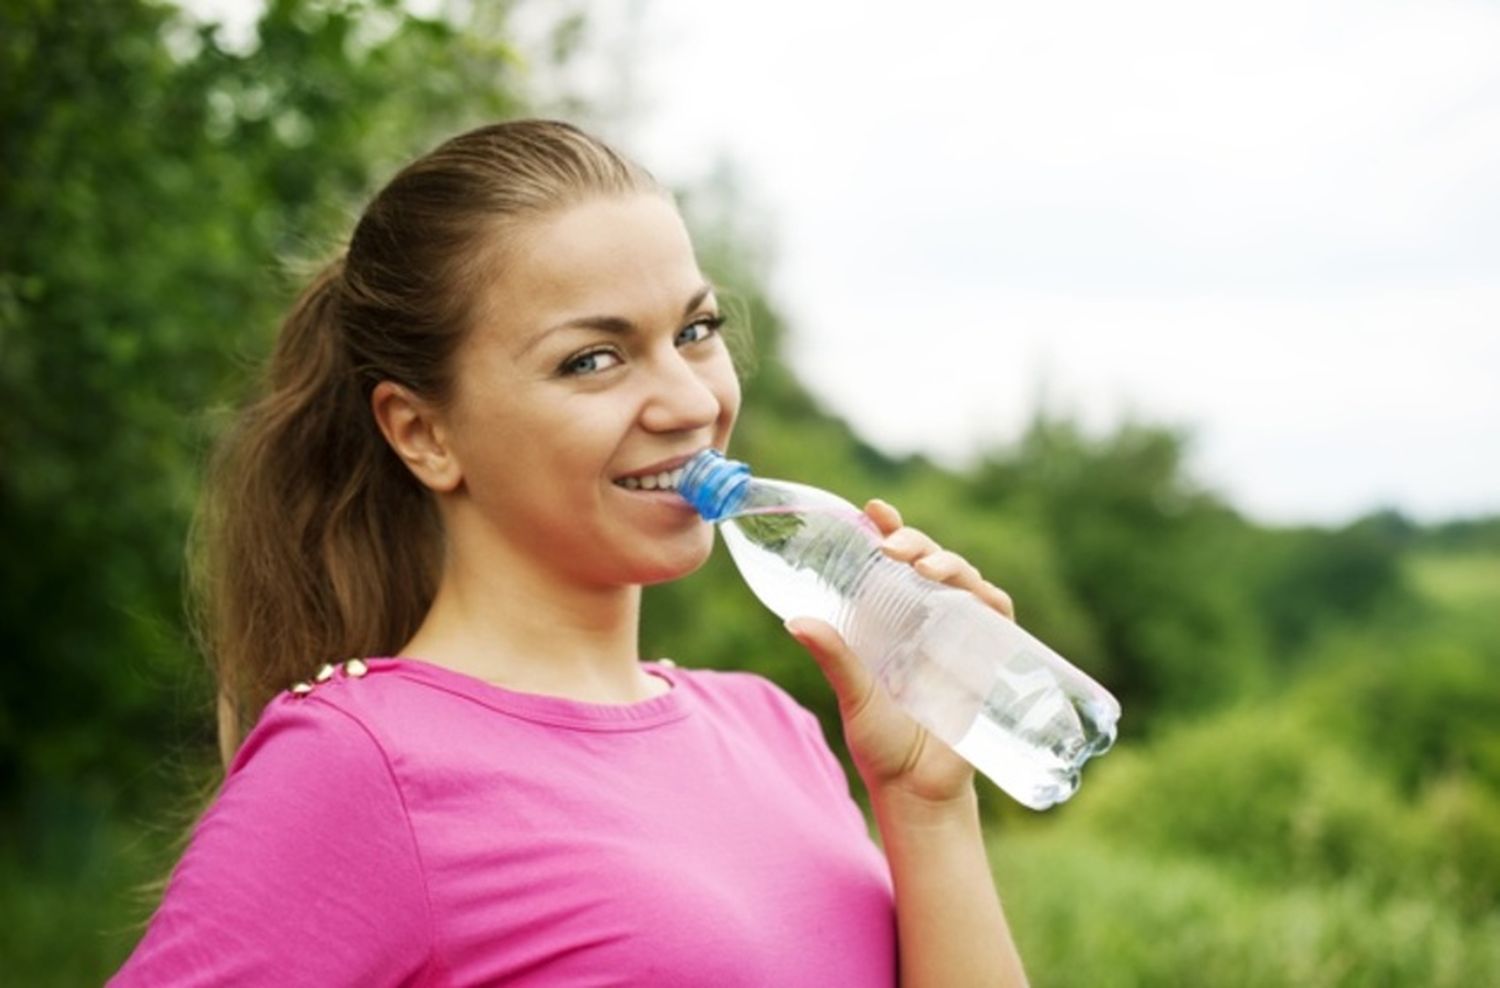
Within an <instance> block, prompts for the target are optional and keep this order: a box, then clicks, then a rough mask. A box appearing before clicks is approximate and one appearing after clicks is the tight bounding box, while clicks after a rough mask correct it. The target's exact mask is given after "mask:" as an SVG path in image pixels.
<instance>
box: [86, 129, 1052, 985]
mask: <svg viewBox="0 0 1500 988" xmlns="http://www.w3.org/2000/svg"><path fill="white" fill-rule="evenodd" d="M721 322H722V320H721V317H720V316H719V314H718V308H717V303H716V300H715V298H714V294H713V291H712V288H711V287H710V286H709V285H707V284H706V282H705V281H704V278H703V276H702V274H701V273H700V272H699V270H698V266H697V263H696V261H695V259H694V256H693V250H692V246H691V244H690V243H689V241H688V236H687V233H686V232H685V230H684V228H683V225H682V222H681V220H680V218H679V217H678V214H677V212H676V210H675V208H674V207H673V205H672V202H671V199H670V197H669V196H668V195H667V193H666V192H665V191H664V190H662V189H661V188H660V187H659V186H657V185H656V183H655V182H654V181H653V180H652V179H651V178H650V176H649V175H647V173H645V172H644V171H643V170H641V169H640V168H639V167H637V166H635V165H633V164H631V163H629V162H627V161H625V160H624V159H623V158H621V157H620V156H618V155H617V154H616V153H615V152H613V151H612V150H610V149H609V148H607V147H605V146H604V145H602V144H601V143H599V142H598V141H596V140H594V139H592V138H590V137H588V136H587V135H585V134H583V133H581V132H579V131H578V130H576V129H574V128H572V127H570V126H568V125H565V124H560V123H554V122H548V121H518V122H512V123H506V124H501V125H497V126H490V127H485V128H481V129H479V130H476V131H473V132H471V133H468V134H464V135H461V136H459V137H457V138H455V139H453V140H451V141H449V142H448V143H446V144H444V145H442V146H441V147H439V148H437V149H436V150H435V151H433V152H432V153H431V154H429V155H427V156H426V157H424V158H422V159H420V160H418V161H417V162H415V163H413V164H412V165H410V166H409V167H407V168H406V169H405V170H404V171H402V172H401V173H400V174H399V175H397V176H396V178H395V179H394V180H393V181H392V182H391V183H390V185H389V186H387V187H386V188H385V189H384V190H383V191H382V192H381V193H380V194H379V195H378V196H377V197H376V198H375V200H374V201H373V202H372V203H371V204H370V206H369V207H368V208H367V210H366V211H365V214H364V215H363V217H362V218H361V219H360V220H359V223H358V224H357V226H356V227H355V230H354V233H353V236H352V237H351V239H350V243H349V246H348V250H347V252H346V253H345V254H344V255H343V256H342V257H340V258H338V259H337V260H335V261H334V262H333V263H332V264H331V265H330V266H329V267H328V268H327V269H326V270H324V271H323V272H322V273H321V274H320V275H319V276H318V277H317V279H316V280H315V281H314V283H313V284H312V285H311V286H310V287H309V288H308V289H307V290H306V292H305V293H304V294H303V296H302V297H301V298H300V299H299V300H298V302H297V303H296V305H295V307H294V308H293V310H292V312H291V314H290V315H289V317H288V319H287V321H286V323H285V324H284V326H283V328H282V331H281V334H280V336H279V338H278V340H277V343H276V348H275V352H274V354H273V356H272V359H271V364H270V368H269V375H268V380H267V382H266V388H265V392H264V394H263V396H262V397H260V399H259V400H258V401H257V402H256V403H255V404H254V405H252V406H251V407H250V408H248V409H247V410H246V412H245V413H244V415H243V416H242V418H241V420H240V422H239V424H238V426H237V427H236V428H235V429H233V430H231V432H230V434H229V435H228V437H227V438H226V440H225V445H224V447H223V448H222V450H221V452H220V455H219V458H218V459H217V461H216V463H215V468H214V471H213V472H212V475H211V477H210V485H209V487H208V492H207V495H206V500H205V508H204V511H203V513H202V514H201V516H200V519H199V524H198V526H197V534H198V536H199V537H200V540H201V543H202V545H203V547H204V555H203V560H204V561H203V564H202V566H201V568H200V575H199V587H200V590H201V596H202V600H203V601H204V604H205V615H206V618H207V621H206V622H205V629H206V632H207V634H206V639H207V640H206V646H207V651H208V652H209V654H211V655H212V656H213V657H214V659H215V669H216V674H217V676H218V679H219V683H220V711H219V713H220V739H221V743H222V749H223V754H224V756H225V761H226V763H227V764H228V774H227V777H226V779H225V782H224V784H223V786H222V788H221V790H220V792H219V794H218V796H217V798H216V799H215V802H214V803H213V805H212V806H211V807H210V808H209V810H208V811H207V812H206V813H205V815H204V817H203V818H202V819H201V820H200V822H199V824H198V826H197V828H196V829H195V831H194V834H193V838H192V841H191V844H190V845H189V847H188V849H187V851H186V853H185V854H184V856H183V858H182V860H181V861H180V862H179V863H178V865H177V867H176V868H175V869H174V871H173V874H172V878H171V880H170V882H169V884H168V887H167V890H166V894H165V896H164V898H163V901H162V903H161V906H160V907H159V909H158V911H157V913H156V915H155V916H154V917H153V919H152V921H151V924H150V927H149V928H148V930H147V932H146V934H145V937H144V939H143V940H142V942H141V943H140V945H139V946H138V947H137V948H136V951H135V953H134V954H133V955H132V956H131V958H130V959H129V961H128V962H127V963H126V965H125V967H124V968H123V969H122V970H121V971H120V972H119V974H118V975H117V976H116V978H115V979H114V981H113V982H112V984H116V985H121V986H124V985H145V984H174V985H177V984H236V985H240V984H268V985H269V984H274V985H278V986H284V985H300V984H307V985H476V984H507V985H574V984H577V985H585V984H587V985H602V984H639V985H706V984H714V985H776V986H787V985H818V986H828V985H841V986H860V985H890V984H893V983H896V981H897V979H898V977H899V981H900V984H902V985H905V986H913V985H933V986H937V985H941V986H945V988H948V986H955V985H968V984H986V985H988V984H996V985H1010V984H1021V983H1023V981H1024V978H1023V975H1022V972H1021V967H1020V962H1019V960H1018V958H1017V956H1016V953H1015V949H1014V947H1013V945H1012V942H1011V938H1010V934H1009V932H1008V930H1007V928H1006V925H1005V920H1004V918H1003V916H1002V914H1001V910H1000V905H999V901H998V899H997V898H996V895H995V892H994V888H993V886H992V885H991V882H990V880H989V868H988V865H987V862H986V859H985V852H984V848H983V844H982V842H981V837H980V828H979V817H978V811H977V804H976V801H975V794H974V789H973V774H972V771H971V770H970V768H969V767H968V765H967V764H966V763H965V762H963V761H962V760H961V759H959V758H958V757H957V756H956V755H954V754H953V752H952V751H950V750H949V749H947V748H946V747H944V746H943V745H941V744H939V743H935V742H934V741H933V740H932V739H931V738H930V737H929V736H928V735H927V734H926V733H925V732H924V731H922V730H921V729H920V728H919V727H918V726H917V725H916V724H915V723H914V722H912V721H911V720H909V719H907V718H906V717H905V715H903V714H901V713H900V712H899V711H898V710H896V709H895V708H894V706H893V705H892V704H891V702H890V701H889V699H888V698H887V697H886V696H885V695H884V694H883V693H882V692H880V691H878V690H877V689H876V688H875V687H874V685H873V683H872V682H871V680H870V678H869V677H868V675H867V674H866V673H865V672H864V671H863V669H862V667H861V666H860V665H859V663H858V661H857V660H856V659H855V658H854V657H853V656H852V655H851V654H850V653H849V652H848V651H847V649H846V648H845V647H844V645H843V643H842V642H841V641H840V639H839V637H838V635H837V634H836V632H834V631H833V629H832V628H830V627H828V626H827V625H824V624H821V623H819V622H816V621H811V620H802V621H796V622H792V623H790V624H789V625H788V627H789V630H790V631H791V633H792V634H794V635H795V636H797V637H798V639H799V640H800V641H802V642H803V644H804V645H806V646H807V647H808V648H809V649H810V651H811V652H812V654H813V656H814V658H815V659H817V661H818V662H819V664H820V666H821V667H822V669H823V670H824V672H825V674H826V675H827V677H828V679H829V680H830V682H831V684H832V685H833V688H834V689H835V691H836V693H837V696H838V700H839V705H840V710H841V711H842V715H843V721H844V730H845V735H846V738H847V740H848V743H849V746H850V749H851V751H852V753H853V756H854V759H855V762H856V766H857V768H858V770H859V773H860V775H861V777H862V779H863V781H864V783H865V785H866V786H867V787H868V788H869V792H870V796H871V802H872V805H873V807H874V810H875V815H876V819H877V822H878V825H879V828H880V835H881V838H882V843H883V845H884V854H883V855H882V853H881V851H880V849H878V848H877V847H876V846H875V844H874V843H873V842H871V841H870V840H869V837H868V835H867V832H866V830H865V826H864V822H863V819H862V817H861V815H860V813H859V811H858V809H857V807H856V806H855V804H854V802H853V801H852V800H851V799H850V797H849V792H848V787H847V783H846V781H845V779H844V777H843V774H842V772H841V771H840V769H839V766H838V763H837V761H836V760H835V759H834V758H833V756H832V755H831V753H830V752H829V750H828V747H827V745H826V743H825V742H824V739H823V736H822V734H821V732H820V730H819V728H818V725H817V722H816V720H815V719H814V718H813V717H812V716H811V714H809V713H808V712H807V711H805V710H804V709H802V708H801V707H799V706H798V705H797V704H796V703H795V702H794V701H793V700H792V699H791V698H790V697H788V696H787V695H786V694H785V693H783V692H781V691H780V690H779V689H777V688H776V687H775V686H773V685H771V684H770V683H769V682H767V681H766V680H764V679H761V678H759V677H756V676H752V675H750V674H747V673H737V672H713V671H708V670H688V669H678V668H676V667H675V666H673V665H672V664H671V663H669V662H666V661H660V662H644V663H643V662H641V661H640V660H639V656H638V654H637V642H636V638H637V623H638V616H639V606H640V588H641V586H642V585H645V584H650V583H656V582H660V581H664V580H670V579H675V578H678V577H681V576H685V575H687V574H688V573H691V572H692V571H693V570H695V569H696V568H697V567H698V566H700V565H701V564H702V563H703V562H704V560H705V559H706V558H707V556H708V553H709V550H710V547H711V545H712V539H713V533H712V529H711V527H710V526H708V525H706V524H705V523H703V522H702V521H700V520H699V519H698V517H697V516H696V515H695V514H694V513H693V511H692V510H691V509H689V508H688V507H687V506H686V505H685V504H684V502H682V501H681V499H679V498H677V497H676V495H675V494H673V493H672V492H671V491H670V490H665V491H664V490H662V489H661V488H662V487H663V486H670V483H671V479H672V477H671V475H672V471H673V470H675V469H676V468H677V467H679V466H680V465H681V464H682V463H683V462H684V461H685V460H686V459H687V458H689V457H690V456H691V455H692V454H694V453H696V452H698V451H699V450H701V449H703V448H705V447H709V446H713V447H715V448H719V449H723V448H724V447H725V445H726V444H727V443H728V441H729V435H730V431H731V429H732V428H733V426H734V421H735V416H736V413H737V412H738V409H739V388H738V385H737V381H736V378H735V374H734V368H733V366H732V363H731V360H730V357H729V354H728V352H727V350H726V349H725V346H724V344H723V341H722V340H721V339H720V336H719V328H720V325H721ZM644 478H653V479H652V480H649V481H648V480H644ZM651 487H655V488H656V489H655V490H651V489H648V488H651ZM868 512H869V515H870V517H871V518H872V519H873V520H874V522H875V523H876V524H877V525H878V526H879V527H880V528H881V530H882V531H883V532H885V533H886V535H887V540H886V548H887V551H888V552H889V553H890V554H891V555H892V556H894V557H896V558H898V559H903V560H907V561H910V562H912V563H913V564H914V565H916V566H917V567H918V569H919V570H921V571H922V572H924V573H926V574H928V575H930V576H932V577H934V578H937V579H941V580H944V581H946V582H948V583H951V584H953V585H955V586H960V587H966V588H968V589H970V590H972V591H974V592H975V593H977V594H979V595H980V596H981V597H983V598H984V599H985V600H987V601H989V602H990V603H991V604H993V605H994V606H996V607H997V608H999V609H1000V610H1002V611H1005V612H1007V613H1009V610H1010V603H1009V600H1008V599H1007V598H1006V597H1005V595H1004V594H1003V593H1002V592H1000V591H999V590H997V589H995V588H994V587H992V586H990V585H989V584H987V583H985V582H984V581H983V580H982V579H981V578H980V577H979V575H978V573H977V572H975V571H974V569H973V568H972V567H971V566H969V565H967V564H966V563H965V562H964V561H963V560H961V559H960V558H958V557H957V556H955V555H953V554H952V553H948V552H944V551H942V550H940V549H939V548H938V547H937V546H935V545H934V544H933V543H932V542H931V541H930V540H929V539H927V538H926V537H925V536H923V535H922V534H921V533H920V532H917V531H916V530H914V529H910V528H904V527H902V524H901V519H900V517H899V516H898V515H897V513H896V512H895V510H894V509H892V508H891V507H889V506H888V505H884V504H882V503H880V502H872V503H871V504H870V506H869V508H868ZM349 655H357V656H369V657H370V658H361V659H350V660H347V661H342V662H340V663H338V664H332V663H330V664H326V665H321V667H320V664H321V663H322V662H323V660H324V659H325V658H328V657H331V656H340V657H342V656H349ZM291 684H295V685H291ZM289 685H290V689H288V688H287V687H288V686H289ZM252 728H253V729H252ZM247 732H248V733H247Z"/></svg>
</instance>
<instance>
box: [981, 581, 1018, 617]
mask: <svg viewBox="0 0 1500 988" xmlns="http://www.w3.org/2000/svg"><path fill="white" fill-rule="evenodd" d="M973 593H974V596H976V597H978V598H979V599H980V600H982V601H984V602H985V603H986V604H988V605H989V606H991V607H993V608H994V609H995V610H997V611H999V612H1000V613H1001V614H1004V615H1005V616H1006V617H1008V618H1010V619H1011V620H1012V621H1014V620H1015V619H1016V605H1015V602H1014V601H1013V600H1011V599H1010V594H1008V593H1006V592H1005V591H1004V590H1001V589H1000V588H999V587H997V586H995V585H994V584H993V583H991V582H990V581H988V580H980V581H979V586H978V587H976V588H973Z"/></svg>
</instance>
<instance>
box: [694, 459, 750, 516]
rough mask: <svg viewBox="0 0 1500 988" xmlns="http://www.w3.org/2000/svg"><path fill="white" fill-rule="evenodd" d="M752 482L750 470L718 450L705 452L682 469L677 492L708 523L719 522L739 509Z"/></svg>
mask: <svg viewBox="0 0 1500 988" xmlns="http://www.w3.org/2000/svg"><path fill="white" fill-rule="evenodd" d="M749 483H750V468H749V467H747V466H746V465H745V464H743V463H741V462H740V461H739V460H731V459H727V458H726V457H725V456H724V454H723V453H721V452H719V451H718V450H716V449H705V450H704V451H703V452H701V453H699V454H698V455H697V456H695V457H693V458H692V459H691V460H689V461H688V462H687V466H685V467H683V468H682V479H681V480H679V481H678V482H677V493H678V495H680V496H681V497H682V498H683V499H684V500H686V501H687V502H688V503H689V504H691V505H692V506H693V508H694V509H695V510H697V512H698V514H700V515H702V516H703V520H704V521H719V520H720V519H722V518H725V517H727V516H729V515H731V514H733V513H734V511H735V509H736V508H738V507H739V504H740V502H741V501H742V500H744V498H745V488H746V487H747V486H749Z"/></svg>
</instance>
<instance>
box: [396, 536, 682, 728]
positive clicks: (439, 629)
mask: <svg viewBox="0 0 1500 988" xmlns="http://www.w3.org/2000/svg"><path fill="white" fill-rule="evenodd" d="M473 555H477V554H471V555H470V557H468V558H466V556H465V554H464V553H462V552H459V551H454V550H453V547H451V546H450V551H449V553H448V558H447V560H446V563H445V566H444V572H443V577H442V581H441V583H440V584H439V586H438V591H437V595H436V596H435V597H434V599H433V603H432V606H431V608H429V610H428V613H427V617H426V618H425V619H424V620H423V622H422V626H421V627H420V628H419V629H418V630H417V633H416V635H415V636H414V637H413V638H412V640H411V641H410V642H408V643H407V644H406V646H405V647H403V648H402V650H401V654H402V655H404V656H407V657H409V658H413V659H421V660H423V661H427V662H431V663H434V664H436V665H441V666H444V667H446V668H449V669H453V670H454V671H457V672H462V673H465V674H467V675H471V676H474V677H476V678H478V679H483V680H485V681H487V682H491V683H495V684H496V685H499V686H504V687H506V688H508V689H514V690H519V691H521V692H527V693H543V694H547V695H551V696H561V697H567V698H569V699H574V700H583V701H587V702H593V703H632V702H635V701H638V700H643V699H647V698H648V697H650V696H654V695H657V694H658V693H660V692H662V691H663V690H664V689H666V688H667V687H666V684H665V683H663V682H662V681H661V680H660V679H657V678H655V677H653V676H650V675H648V674H646V673H645V672H644V671H643V670H642V669H641V668H640V661H639V652H638V642H637V635H638V632H639V627H640V602H641V591H640V588H639V587H634V586H620V587H589V586H580V585H578V584H576V583H571V582H568V581H566V580H565V579H563V578H562V577H561V576H560V575H559V574H557V573H556V572H553V571H549V570H546V569H542V568H540V567H536V566H528V565H525V564H524V562H523V561H521V560H516V559H506V558H505V556H506V553H505V552H504V550H503V549H498V548H494V547H491V551H487V552H485V553H484V554H483V555H484V558H485V560H486V561H485V563H484V564H483V565H480V564H479V563H478V561H477V559H475V558H472V556H473Z"/></svg>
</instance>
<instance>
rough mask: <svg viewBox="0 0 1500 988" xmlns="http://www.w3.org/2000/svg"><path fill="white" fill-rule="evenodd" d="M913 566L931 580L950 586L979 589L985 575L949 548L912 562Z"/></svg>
mask: <svg viewBox="0 0 1500 988" xmlns="http://www.w3.org/2000/svg"><path fill="white" fill-rule="evenodd" d="M912 568H913V569H915V570H916V571H917V572H918V573H921V574H922V575H923V576H925V577H927V579H929V580H936V581H937V582H939V583H945V584H947V585H948V586H950V587H959V588H960V589H963V590H972V591H978V589H979V585H980V584H981V583H983V582H984V577H982V576H980V575H979V570H977V569H975V568H974V565H973V564H972V563H970V562H969V561H968V560H967V559H965V558H964V557H963V556H960V555H959V554H958V553H956V552H952V551H950V550H948V549H939V550H938V551H936V552H934V553H932V554H931V555H927V556H923V557H921V558H920V559H918V560H917V561H916V562H914V563H912Z"/></svg>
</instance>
